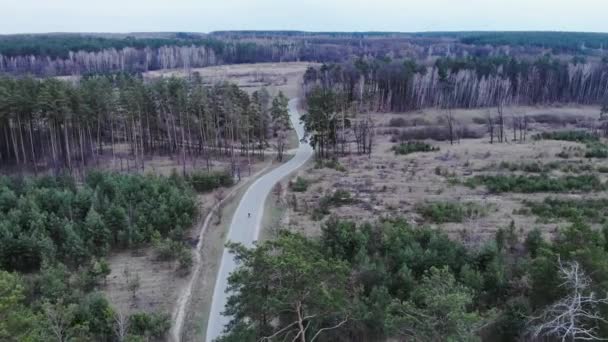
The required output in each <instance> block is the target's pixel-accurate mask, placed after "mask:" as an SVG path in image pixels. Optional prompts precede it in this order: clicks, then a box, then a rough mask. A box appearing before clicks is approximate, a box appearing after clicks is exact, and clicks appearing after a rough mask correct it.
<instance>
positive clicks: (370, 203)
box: [283, 107, 606, 244]
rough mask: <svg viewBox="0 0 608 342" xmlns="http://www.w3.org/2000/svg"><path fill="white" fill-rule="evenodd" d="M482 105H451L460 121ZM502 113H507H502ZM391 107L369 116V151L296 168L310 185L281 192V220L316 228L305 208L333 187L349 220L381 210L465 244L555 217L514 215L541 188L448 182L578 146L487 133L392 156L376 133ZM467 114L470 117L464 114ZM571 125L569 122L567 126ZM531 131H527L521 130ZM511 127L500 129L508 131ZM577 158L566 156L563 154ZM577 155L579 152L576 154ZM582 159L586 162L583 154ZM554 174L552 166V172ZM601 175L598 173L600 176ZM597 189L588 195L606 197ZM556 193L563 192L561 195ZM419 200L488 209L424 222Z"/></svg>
mask: <svg viewBox="0 0 608 342" xmlns="http://www.w3.org/2000/svg"><path fill="white" fill-rule="evenodd" d="M511 110H512V111H518V112H522V113H523V112H526V113H529V114H530V113H532V114H535V113H543V114H550V115H552V116H555V117H556V118H559V117H561V116H565V115H568V116H570V115H576V116H578V117H581V118H589V117H597V116H598V113H599V111H598V109H597V108H592V107H576V108H572V109H568V108H555V107H550V108H515V109H511ZM483 112H484V110H470V111H467V110H459V111H456V112H455V116H456V118H457V119H458V120H459V121H460V122H465V123H466V122H469V123H470V124H473V123H472V118H474V117H479V116H480V113H483ZM507 113H509V112H507ZM440 115H441V111H436V110H429V111H424V112H416V113H408V114H400V116H406V117H408V118H409V117H412V116H420V117H424V118H425V119H426V120H428V121H433V120H436V119H437V118H438V117H439V116H440ZM395 116H397V115H396V114H378V115H375V120H376V125H377V126H376V127H378V128H377V131H378V132H379V134H378V135H377V136H376V138H375V145H374V152H373V153H372V155H371V157H368V156H357V155H352V156H346V157H341V158H340V159H339V161H340V163H341V164H342V165H343V166H344V167H345V168H346V170H347V171H346V172H340V171H337V170H334V169H328V168H321V169H317V168H315V166H314V164H312V165H309V166H308V167H307V168H305V169H303V170H301V171H300V172H298V174H297V175H294V177H293V178H292V179H295V177H296V176H300V177H304V178H306V179H308V180H310V184H311V185H310V186H309V188H308V190H307V191H306V192H304V193H295V192H291V191H288V193H287V194H286V198H287V199H289V198H292V197H293V196H295V198H296V202H297V210H294V208H293V205H290V206H289V207H290V208H289V210H287V212H286V214H285V215H284V217H285V219H284V220H283V224H284V226H285V227H287V226H288V227H290V228H291V229H294V230H297V231H300V232H303V233H304V234H306V235H318V234H319V232H320V227H321V225H322V223H323V221H324V220H325V219H327V217H325V218H324V219H323V220H321V221H315V220H313V219H312V215H311V213H312V210H313V208H314V207H315V206H316V205H317V204H318V201H319V199H320V198H321V197H322V196H324V195H326V194H330V193H332V192H334V191H335V190H338V189H341V190H347V191H349V192H350V193H351V194H352V196H353V198H355V200H356V201H355V203H354V204H350V205H344V206H340V207H337V208H332V209H331V214H332V215H335V216H337V217H340V218H345V219H351V220H355V221H356V222H362V221H369V220H374V219H376V218H378V217H381V216H388V217H391V216H402V217H405V218H407V219H408V220H409V221H410V222H411V223H412V224H417V225H429V226H437V227H439V228H441V229H443V230H445V231H446V232H448V234H449V235H450V236H452V237H454V238H458V239H462V240H463V241H465V242H467V243H469V244H478V243H480V242H482V241H486V240H488V239H491V238H493V237H494V235H495V232H496V230H497V229H499V228H501V227H507V226H508V225H509V224H510V222H511V221H513V222H514V223H515V226H516V227H517V229H518V230H521V231H522V232H525V231H527V230H530V229H532V228H535V227H538V228H540V229H541V230H543V231H544V232H545V233H546V234H551V233H552V232H554V231H555V229H556V226H557V225H556V224H541V223H538V222H537V221H538V220H537V218H536V217H533V216H526V215H520V214H518V210H519V209H521V208H522V206H523V205H522V201H523V200H524V199H528V200H535V199H536V200H542V199H544V198H545V197H546V196H548V194H540V193H537V194H515V193H504V194H490V193H488V192H487V191H486V190H485V189H484V188H483V187H479V188H475V189H471V188H469V187H465V186H463V185H459V184H454V182H453V181H451V180H464V179H466V178H467V177H472V176H475V175H478V174H484V173H487V171H486V170H487V169H489V168H492V166H493V165H498V164H500V162H502V161H508V162H530V161H536V162H540V163H547V162H551V161H560V162H563V159H559V158H557V157H556V154H557V153H559V152H560V151H562V149H563V148H564V147H569V146H581V145H578V144H576V143H570V142H563V141H532V140H531V139H528V140H527V141H526V142H509V143H504V144H490V143H489V138H488V137H484V138H481V139H468V140H462V141H461V142H460V143H459V144H455V145H450V144H449V142H435V141H430V140H429V141H427V142H429V143H431V144H432V145H434V146H437V147H439V148H440V151H437V152H428V153H414V154H410V155H406V156H396V155H395V154H394V152H392V151H391V147H392V146H393V145H394V143H393V142H391V141H390V135H389V134H381V132H382V131H383V130H384V129H385V128H386V125H387V124H388V121H389V120H390V118H392V117H395ZM468 120H470V121H468ZM573 126H574V125H572V126H569V127H570V128H572V127H573ZM530 127H531V129H532V130H533V131H539V130H546V129H553V128H554V127H553V126H552V125H551V124H546V123H543V124H538V123H536V124H531V125H530ZM532 133H533V132H529V134H528V137H530V136H531V134H532ZM508 134H512V132H509V131H507V135H508ZM573 160H577V159H576V158H575V159H569V161H570V162H571V161H573ZM578 160H581V159H578ZM585 162H586V161H585ZM556 173H559V171H556ZM600 177H602V178H604V179H605V177H604V176H603V175H600ZM605 195H606V193H596V194H593V195H592V196H605ZM560 196H570V195H566V194H562V195H560ZM425 201H457V202H475V203H478V204H480V205H481V206H483V207H486V208H490V209H489V210H488V212H487V215H485V216H483V217H477V218H472V219H468V220H467V221H466V222H462V223H444V224H438V225H437V224H431V223H429V222H425V221H424V219H423V218H422V217H421V216H420V215H419V214H418V213H417V212H416V210H415V209H414V208H415V206H416V205H417V204H419V203H422V202H425Z"/></svg>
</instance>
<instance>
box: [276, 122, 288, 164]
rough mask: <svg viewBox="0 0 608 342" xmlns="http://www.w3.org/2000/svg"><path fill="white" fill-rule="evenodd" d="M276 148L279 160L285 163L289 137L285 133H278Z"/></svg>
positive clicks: (281, 131)
mask: <svg viewBox="0 0 608 342" xmlns="http://www.w3.org/2000/svg"><path fill="white" fill-rule="evenodd" d="M275 146H276V148H277V160H278V161H283V154H284V153H285V146H287V136H286V134H285V131H283V130H280V131H279V132H277V143H276V145H275Z"/></svg>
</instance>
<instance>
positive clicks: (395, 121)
mask: <svg viewBox="0 0 608 342" xmlns="http://www.w3.org/2000/svg"><path fill="white" fill-rule="evenodd" d="M388 125H389V126H390V127H405V126H409V125H408V122H407V120H406V119H404V118H392V119H390V120H389V122H388Z"/></svg>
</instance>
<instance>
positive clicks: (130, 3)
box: [0, 0, 608, 34]
mask: <svg viewBox="0 0 608 342" xmlns="http://www.w3.org/2000/svg"><path fill="white" fill-rule="evenodd" d="M607 10H608V0H299V1H294V0H0V34H8V33H40V32H161V31H162V32H176V31H179V32H210V31H217V30H303V31H400V32H420V31H492V30H508V31H517V30H543V31H545V30H547V31H593V32H608V20H606V13H607V12H608V11H607Z"/></svg>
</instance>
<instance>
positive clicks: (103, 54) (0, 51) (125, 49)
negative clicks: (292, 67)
mask: <svg viewBox="0 0 608 342" xmlns="http://www.w3.org/2000/svg"><path fill="white" fill-rule="evenodd" d="M300 57H301V56H300V53H299V49H298V48H297V47H296V45H294V44H293V43H292V42H282V41H268V42H264V41H262V42H256V41H238V40H218V39H211V38H186V39H178V38H133V37H127V38H124V39H117V38H101V37H92V36H80V35H67V36H63V35H52V36H41V35H33V36H21V35H18V36H5V37H0V73H8V74H16V75H22V74H34V75H37V76H57V75H86V74H97V73H115V72H128V73H138V72H145V71H149V70H159V69H174V68H185V69H189V68H200V67H206V66H210V65H219V64H237V63H253V62H281V61H296V60H299V58H300Z"/></svg>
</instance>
